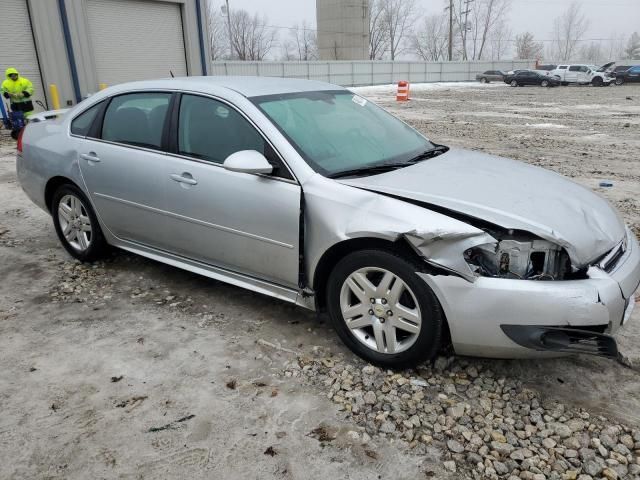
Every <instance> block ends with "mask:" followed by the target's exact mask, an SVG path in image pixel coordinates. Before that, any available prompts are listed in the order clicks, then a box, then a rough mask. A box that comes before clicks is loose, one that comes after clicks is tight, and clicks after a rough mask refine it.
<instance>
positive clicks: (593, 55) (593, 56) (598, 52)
mask: <svg viewBox="0 0 640 480" xmlns="http://www.w3.org/2000/svg"><path fill="white" fill-rule="evenodd" d="M603 57H604V54H603V53H602V43H601V42H590V43H588V44H586V45H582V47H581V48H580V58H581V59H582V60H583V61H585V62H589V63H591V64H594V65H596V64H598V63H599V62H600V61H601V60H602V59H603Z"/></svg>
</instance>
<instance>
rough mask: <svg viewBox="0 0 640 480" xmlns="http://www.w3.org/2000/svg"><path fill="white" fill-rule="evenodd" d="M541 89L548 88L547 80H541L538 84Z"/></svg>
mask: <svg viewBox="0 0 640 480" xmlns="http://www.w3.org/2000/svg"><path fill="white" fill-rule="evenodd" d="M540 86H541V87H544V88H547V87H548V86H549V80H542V82H541V83H540Z"/></svg>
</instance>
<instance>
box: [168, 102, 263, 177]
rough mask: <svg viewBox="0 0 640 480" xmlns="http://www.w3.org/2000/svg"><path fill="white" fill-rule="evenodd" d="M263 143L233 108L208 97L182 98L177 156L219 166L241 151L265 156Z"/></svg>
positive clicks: (258, 135) (253, 129) (254, 130)
mask: <svg viewBox="0 0 640 480" xmlns="http://www.w3.org/2000/svg"><path fill="white" fill-rule="evenodd" d="M265 143H266V142H265V141H264V139H263V138H262V136H261V135H260V134H259V133H258V132H257V131H256V129H255V128H253V126H252V125H251V124H250V123H249V122H248V121H247V120H246V119H245V118H244V117H243V116H242V115H240V113H238V112H237V111H236V110H234V109H233V108H231V107H229V106H228V105H226V104H224V103H222V102H218V101H216V100H213V99H211V98H205V97H198V96H196V95H183V96H182V101H181V102H180V117H179V121H178V153H180V154H181V155H187V156H191V157H195V158H199V159H202V160H208V161H210V162H213V163H219V164H222V163H224V161H225V160H226V159H227V157H228V156H229V155H231V154H233V153H236V152H240V151H242V150H256V151H257V152H260V153H262V154H263V155H264V154H265Z"/></svg>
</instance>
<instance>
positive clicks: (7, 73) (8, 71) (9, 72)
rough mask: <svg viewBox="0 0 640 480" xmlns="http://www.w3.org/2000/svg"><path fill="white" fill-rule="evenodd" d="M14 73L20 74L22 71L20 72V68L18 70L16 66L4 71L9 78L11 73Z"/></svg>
mask: <svg viewBox="0 0 640 480" xmlns="http://www.w3.org/2000/svg"><path fill="white" fill-rule="evenodd" d="M14 73H17V74H18V75H20V72H18V70H16V69H15V68H13V67H9V68H7V70H6V71H5V72H4V76H5V77H7V78H9V75H12V74H14Z"/></svg>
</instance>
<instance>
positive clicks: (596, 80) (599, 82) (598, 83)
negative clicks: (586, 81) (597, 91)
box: [591, 77, 603, 87]
mask: <svg viewBox="0 0 640 480" xmlns="http://www.w3.org/2000/svg"><path fill="white" fill-rule="evenodd" d="M602 84H603V81H602V79H601V78H600V77H596V78H594V79H593V80H591V85H593V86H594V87H601V86H602Z"/></svg>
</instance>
